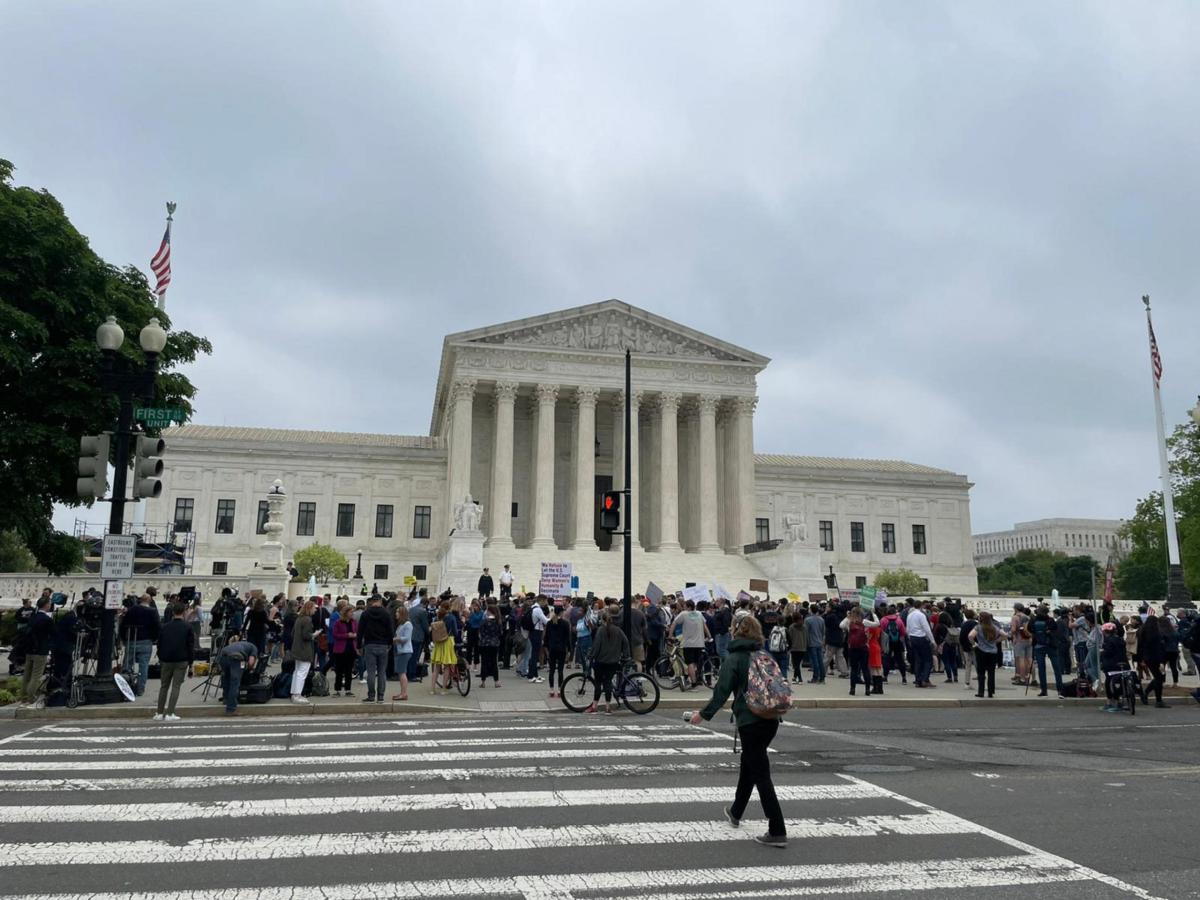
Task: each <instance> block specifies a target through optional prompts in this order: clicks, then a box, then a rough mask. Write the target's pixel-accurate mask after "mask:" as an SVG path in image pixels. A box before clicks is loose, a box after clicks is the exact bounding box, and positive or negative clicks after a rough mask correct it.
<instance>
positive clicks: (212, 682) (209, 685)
mask: <svg viewBox="0 0 1200 900" xmlns="http://www.w3.org/2000/svg"><path fill="white" fill-rule="evenodd" d="M209 637H210V639H211V641H212V645H211V646H212V649H211V652H210V653H209V656H208V675H207V676H205V678H204V680H203V681H202V682H200V683H199V684H197V685H193V687H192V693H193V694H194V693H196V691H198V690H200V689H201V688H203V689H204V691H203V693H202V694H201V695H200V699H201V702H204V703H207V702H208V695H209V693H215V694H216V695H217V696H218V697H220V695H221V668H220V665H219V664H218V659H219V658H220V656H221V651H222V650H224V649H225V645H226V644H228V643H229V629H228V628H225V627H222V628H221V630H220V631H219V632H217V633H215V634H211V635H209Z"/></svg>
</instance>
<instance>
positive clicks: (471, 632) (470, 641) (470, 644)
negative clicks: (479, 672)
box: [467, 628, 479, 666]
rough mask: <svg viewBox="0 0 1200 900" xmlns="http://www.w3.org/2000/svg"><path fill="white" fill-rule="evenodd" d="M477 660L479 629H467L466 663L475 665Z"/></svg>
mask: <svg viewBox="0 0 1200 900" xmlns="http://www.w3.org/2000/svg"><path fill="white" fill-rule="evenodd" d="M478 662H479V629H478V628H468V629H467V663H468V664H469V665H472V666H473V665H475V664H476V663H478Z"/></svg>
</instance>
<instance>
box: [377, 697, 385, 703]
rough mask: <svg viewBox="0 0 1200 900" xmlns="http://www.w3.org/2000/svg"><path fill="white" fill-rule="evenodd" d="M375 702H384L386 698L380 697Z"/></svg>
mask: <svg viewBox="0 0 1200 900" xmlns="http://www.w3.org/2000/svg"><path fill="white" fill-rule="evenodd" d="M375 702H376V703H383V702H384V699H383V698H382V697H380V698H379V699H378V700H376V701H375Z"/></svg>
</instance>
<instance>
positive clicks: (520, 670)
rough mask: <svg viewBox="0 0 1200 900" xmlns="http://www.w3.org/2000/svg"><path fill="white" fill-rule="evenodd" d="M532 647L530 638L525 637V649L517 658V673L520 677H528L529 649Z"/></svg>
mask: <svg viewBox="0 0 1200 900" xmlns="http://www.w3.org/2000/svg"><path fill="white" fill-rule="evenodd" d="M532 647H533V640H532V639H531V638H526V639H525V649H524V650H522V651H521V655H520V656H519V657H518V658H517V674H518V675H520V676H521V677H522V678H528V677H529V674H528V673H529V651H530V649H531V648H532Z"/></svg>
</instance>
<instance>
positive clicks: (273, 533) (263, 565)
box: [256, 478, 288, 593]
mask: <svg viewBox="0 0 1200 900" xmlns="http://www.w3.org/2000/svg"><path fill="white" fill-rule="evenodd" d="M286 502H287V491H285V490H284V489H283V482H282V481H280V480H279V479H278V478H276V479H275V482H274V484H272V485H271V489H270V490H269V491H267V523H266V525H265V526H263V530H264V531H265V532H266V534H267V539H266V540H265V541H263V543H262V547H260V548H259V557H258V571H259V572H262V573H263V575H264V576H265V577H268V578H274V577H276V576H279V575H282V576H283V580H284V582H285V583H286V582H287V579H288V574H287V570H286V569H285V568H284V564H283V554H284V546H283V506H284V504H285V503H286ZM256 574H257V573H256ZM277 592H278V591H276V593H277Z"/></svg>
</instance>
